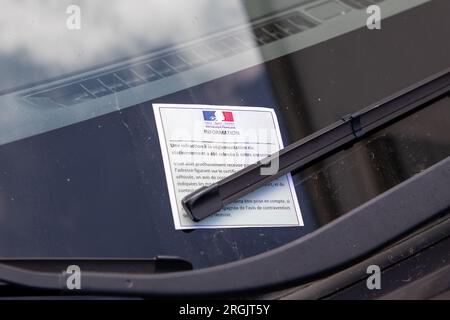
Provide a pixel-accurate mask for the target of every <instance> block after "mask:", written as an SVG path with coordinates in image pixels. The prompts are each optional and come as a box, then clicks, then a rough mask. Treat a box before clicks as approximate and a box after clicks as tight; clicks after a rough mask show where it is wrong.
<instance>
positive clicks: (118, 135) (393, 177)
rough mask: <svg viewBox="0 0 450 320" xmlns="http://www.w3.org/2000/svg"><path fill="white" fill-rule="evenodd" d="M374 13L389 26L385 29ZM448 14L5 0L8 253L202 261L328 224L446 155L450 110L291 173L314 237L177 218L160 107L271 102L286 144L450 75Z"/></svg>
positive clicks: (302, 2)
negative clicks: (205, 225)
mask: <svg viewBox="0 0 450 320" xmlns="http://www.w3.org/2000/svg"><path fill="white" fill-rule="evenodd" d="M375 3H376V4H377V5H378V6H379V7H380V8H381V12H382V17H383V27H382V29H381V30H373V31H372V30H369V29H368V28H367V27H366V22H367V17H368V14H367V12H366V9H367V7H368V5H370V4H375ZM446 8H448V3H447V2H446V1H439V0H437V1H436V0H435V1H431V0H400V1H399V0H384V1H380V0H377V1H375V0H374V1H369V0H364V1H363V0H283V1H275V0H227V1H208V0H190V1H181V0H173V1H162V0H161V1H158V0H152V1H146V0H142V1H141V0H133V1H123V0H108V1H106V0H105V1H88V0H84V1H82V0H77V1H75V0H71V1H66V0H63V1H61V0H42V1H39V3H38V1H35V0H23V1H16V0H3V1H2V12H1V13H0V17H1V18H0V29H1V32H0V70H1V74H2V76H1V77H0V256H1V257H104V258H106V257H108V258H110V257H121V258H123V257H125V258H132V257H133V258H144V257H155V256H158V255H169V256H180V257H182V258H185V259H186V260H189V261H191V262H192V263H193V264H194V266H195V267H206V266H211V265H217V264H220V263H225V262H229V261H234V260H238V259H242V258H245V257H248V256H252V255H254V254H257V253H261V252H264V251H267V250H269V249H272V248H275V247H278V246H280V245H283V244H285V243H288V242H289V241H292V240H293V239H296V238H298V237H301V236H303V235H305V234H307V233H309V232H311V231H314V230H316V229H317V228H319V227H320V226H322V225H324V224H326V223H328V222H330V221H332V220H333V219H335V218H336V217H338V216H340V215H342V214H344V213H346V212H348V211H349V210H351V209H353V208H355V207H356V206H358V205H360V204H362V203H364V202H365V201H367V200H369V199H371V198H373V197H374V196H376V195H378V194H379V193H381V192H383V191H385V190H387V189H388V188H389V187H392V186H393V185H396V184H397V183H399V182H401V181H403V180H405V179H407V178H408V177H410V176H412V175H414V174H415V173H417V172H419V171H420V170H423V169H424V168H426V167H428V166H430V165H432V164H433V163H436V162H437V161H439V160H440V159H442V158H444V157H446V156H447V155H448V150H450V148H449V145H448V141H450V139H449V137H448V130H447V128H448V127H449V125H450V118H449V114H448V110H449V109H448V101H447V102H446V104H445V103H444V104H438V105H436V106H434V107H433V108H434V109H433V110H434V113H429V112H424V113H423V114H422V115H421V116H420V117H421V118H420V119H422V120H423V119H428V120H426V121H425V120H423V121H424V122H421V121H419V120H417V119H416V120H415V118H410V119H409V120H405V122H403V124H399V125H398V126H397V127H393V128H391V129H386V130H387V131H385V132H384V133H382V134H381V135H378V136H376V137H375V136H374V137H373V139H372V140H370V141H364V142H361V144H360V145H358V146H357V148H356V150H359V151H354V150H355V149H353V151H345V152H344V153H343V154H342V153H341V154H338V155H336V156H335V157H333V158H331V159H328V160H325V161H324V162H323V163H322V164H320V165H318V166H315V167H312V168H309V169H307V170H303V171H302V172H297V173H295V174H294V175H293V179H294V184H295V188H296V190H297V196H298V198H299V202H300V207H301V209H302V214H303V219H304V224H305V225H304V226H303V227H296V228H243V229H214V230H192V231H179V230H175V229H174V226H173V220H172V215H171V209H170V204H169V197H168V191H167V184H166V182H165V175H164V168H163V162H162V155H161V150H160V145H159V141H158V133H157V128H156V124H155V119H154V116H153V111H152V104H153V103H177V104H208V105H228V106H250V107H270V108H273V109H274V110H275V113H276V114H277V117H278V121H279V126H280V131H281V136H282V139H283V142H284V145H288V144H290V143H292V142H294V141H296V140H298V139H301V138H304V137H306V136H308V135H310V134H312V133H314V132H316V131H317V130H320V129H322V128H324V127H325V126H327V125H329V124H331V123H333V122H335V121H338V120H339V119H341V118H342V117H343V116H345V115H346V114H349V113H352V112H356V111H358V110H360V109H362V108H363V107H366V106H368V105H371V104H373V103H376V102H377V101H379V100H380V99H383V98H385V97H386V96H389V95H391V94H394V93H395V92H397V91H399V90H402V89H404V88H405V87H407V86H410V85H412V84H414V83H416V82H417V81H420V80H422V79H424V78H426V77H428V76H430V75H433V74H435V73H437V72H439V71H441V70H443V69H445V68H448V67H450V64H449V60H448V57H449V56H450V55H449V53H450V51H449V44H448V41H439V40H437V39H442V38H444V39H445V35H446V34H447V35H448V28H449V23H448V22H446V21H448V19H444V17H445V12H446V10H445V9H446ZM417 21H426V23H427V24H428V27H427V28H423V27H422V26H423V25H422V24H420V23H417ZM412 35H414V37H412ZM418 44H420V45H418ZM425 58H426V63H420V64H419V63H418V62H419V61H420V62H423V60H422V59H425ZM433 115H434V116H433ZM431 123H433V125H431ZM411 126H412V127H411ZM411 128H414V129H411ZM410 129H411V130H410ZM393 159H394V160H395V161H394V160H393ZM358 168H359V169H360V171H358V170H359V169H358Z"/></svg>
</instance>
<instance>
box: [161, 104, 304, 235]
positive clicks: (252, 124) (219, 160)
mask: <svg viewBox="0 0 450 320" xmlns="http://www.w3.org/2000/svg"><path fill="white" fill-rule="evenodd" d="M153 108H154V112H155V119H156V126H157V130H158V136H159V141H160V144H161V151H162V156H163V162H164V169H165V174H166V180H167V186H168V191H169V197H170V203H171V208H172V214H173V219H174V223H175V228H176V229H194V228H195V229H200V228H242V227H287V226H303V220H302V216H301V212H300V207H299V204H298V200H297V196H296V193H295V189H294V185H293V183H292V178H291V176H290V175H285V176H283V177H280V178H278V179H277V180H275V181H273V182H271V183H270V184H268V185H266V186H264V187H261V188H259V189H258V190H256V191H254V192H252V193H250V194H248V195H247V196H245V197H243V198H241V199H239V200H237V201H235V202H233V203H231V204H229V205H227V206H226V207H225V208H224V209H222V210H221V211H219V212H217V213H216V214H214V215H212V216H211V217H208V218H206V219H205V220H203V221H201V222H194V221H192V220H191V219H190V218H189V216H188V215H187V214H186V213H185V211H184V209H183V208H182V206H181V199H182V198H183V197H184V196H186V195H187V194H189V193H191V192H192V191H195V190H197V189H198V188H200V187H202V186H207V185H210V184H212V183H214V182H216V181H219V180H221V179H222V178H225V177H227V176H229V175H230V174H232V173H234V172H236V171H238V170H240V169H242V168H244V167H246V166H248V165H250V164H252V163H255V162H256V161H258V160H260V159H262V158H265V157H266V156H268V155H270V154H272V153H274V152H277V151H278V150H280V149H281V148H283V144H282V140H281V135H280V129H279V127H278V120H277V117H276V114H275V112H274V111H273V109H270V108H257V107H230V106H211V105H179V104H154V105H153Z"/></svg>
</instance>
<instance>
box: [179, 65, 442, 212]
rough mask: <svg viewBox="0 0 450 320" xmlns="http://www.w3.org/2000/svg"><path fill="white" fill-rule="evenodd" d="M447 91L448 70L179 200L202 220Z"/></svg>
mask: <svg viewBox="0 0 450 320" xmlns="http://www.w3.org/2000/svg"><path fill="white" fill-rule="evenodd" d="M449 90H450V71H449V70H446V71H445V72H442V73H439V74H438V75H435V76H433V77H431V78H428V79H426V80H424V81H422V82H420V83H418V84H416V85H414V86H412V87H410V88H407V89H405V90H403V91H401V92H399V93H397V94H396V95H394V96H392V97H389V98H387V99H385V100H384V101H382V102H380V103H378V104H376V105H373V106H370V107H368V108H365V109H363V110H361V111H359V112H357V113H354V114H351V115H348V116H346V117H344V118H343V119H342V120H341V121H338V122H335V123H334V124H332V125H330V126H328V127H326V128H324V129H322V130H320V131H318V132H316V133H314V134H312V135H310V136H308V137H306V138H304V139H301V140H299V141H297V142H295V143H293V144H291V145H289V146H287V147H286V148H284V149H282V150H280V151H279V152H277V153H275V154H273V155H271V156H269V157H267V158H265V159H263V160H260V161H258V162H257V163H255V164H252V165H250V166H248V167H246V168H244V169H243V170H240V171H238V172H236V173H234V174H232V175H230V176H229V177H226V178H224V179H222V180H220V181H218V182H216V183H214V184H212V185H210V186H206V187H202V188H200V189H198V190H196V191H194V192H192V193H191V194H189V195H187V196H186V197H184V198H183V199H182V201H181V202H182V205H183V208H184V209H185V210H186V212H187V214H188V215H189V216H190V217H191V219H192V220H194V221H200V220H203V219H205V218H206V217H208V216H210V215H212V214H214V213H215V212H217V211H219V210H220V209H222V208H223V207H224V206H226V205H227V204H229V203H231V202H233V201H235V200H237V199H239V198H241V197H243V196H245V195H246V194H248V193H250V192H252V191H254V190H256V189H258V188H259V187H262V186H264V185H266V184H268V183H269V182H271V181H273V180H275V179H277V178H279V177H280V176H283V175H285V174H287V173H289V172H291V171H293V170H297V169H300V168H305V167H307V166H308V165H311V164H313V163H315V162H317V161H318V160H320V159H322V158H324V157H326V156H328V155H330V154H333V153H335V152H337V151H339V150H341V149H342V148H345V147H346V146H348V145H351V144H353V143H355V142H356V141H358V140H360V139H361V138H362V137H364V136H366V135H367V134H368V133H371V132H374V131H376V130H379V129H381V128H382V127H384V126H385V125H387V124H389V123H392V122H394V121H397V120H399V119H400V118H402V117H403V116H405V115H406V114H408V113H409V112H411V111H413V110H415V109H418V108H420V107H423V106H424V105H425V104H426V103H428V102H430V101H432V100H433V99H436V98H438V97H439V96H442V95H444V94H447V93H448V92H449ZM273 163H277V164H278V171H276V173H275V174H272V175H265V174H263V172H265V171H267V167H268V166H271V165H272V164H273Z"/></svg>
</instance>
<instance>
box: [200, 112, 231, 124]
mask: <svg viewBox="0 0 450 320" xmlns="http://www.w3.org/2000/svg"><path fill="white" fill-rule="evenodd" d="M203 120H205V121H221V122H234V118H233V112H230V111H203Z"/></svg>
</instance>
